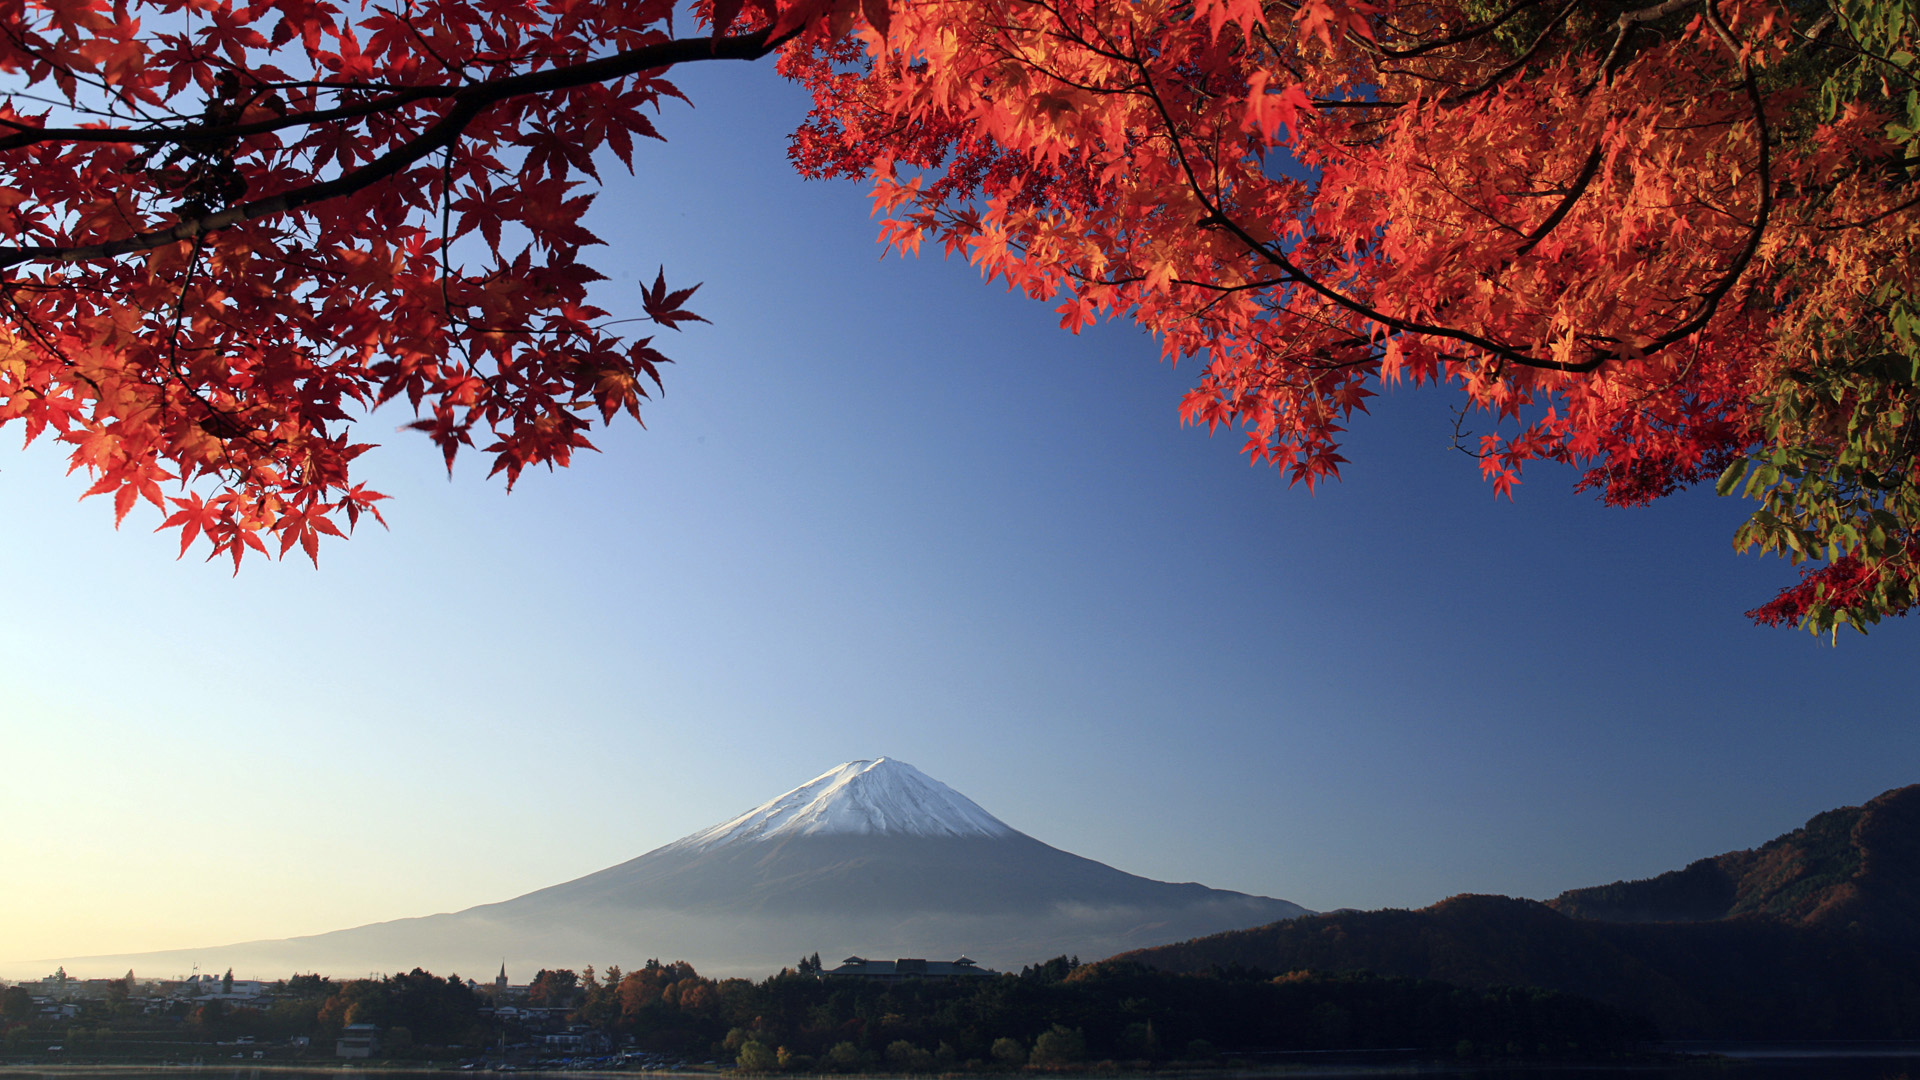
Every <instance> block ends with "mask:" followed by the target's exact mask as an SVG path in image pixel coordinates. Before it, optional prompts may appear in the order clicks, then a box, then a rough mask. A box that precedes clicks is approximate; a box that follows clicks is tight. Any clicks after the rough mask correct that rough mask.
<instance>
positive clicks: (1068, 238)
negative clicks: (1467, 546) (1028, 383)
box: [0, 0, 1920, 630]
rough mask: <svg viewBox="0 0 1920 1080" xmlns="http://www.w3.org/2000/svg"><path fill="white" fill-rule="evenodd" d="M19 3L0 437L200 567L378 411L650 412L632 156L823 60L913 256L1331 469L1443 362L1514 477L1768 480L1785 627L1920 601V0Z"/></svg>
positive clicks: (821, 125) (358, 487)
mask: <svg viewBox="0 0 1920 1080" xmlns="http://www.w3.org/2000/svg"><path fill="white" fill-rule="evenodd" d="M0 7H3V10H4V15H0V18H3V19H4V24H5V25H4V34H0V68H4V70H5V71H6V72H7V76H8V82H7V84H6V91H7V96H6V97H5V99H4V104H0V169H4V172H5V179H4V185H5V186H4V187H0V229H4V231H5V236H4V238H0V243H3V244H4V245H5V246H0V265H3V266H5V268H6V277H5V278H4V283H3V284H0V299H3V300H4V304H3V305H0V313H4V315H5V317H6V319H7V329H8V332H9V335H10V336H9V337H8V338H7V339H6V340H5V342H4V345H3V346H0V424H4V423H7V422H10V421H16V420H17V421H20V422H21V424H22V425H23V426H24V428H25V431H26V434H27V435H28V436H29V437H34V436H38V435H41V434H42V433H45V432H49V431H50V432H51V433H52V434H53V436H54V437H56V438H59V439H61V440H63V441H65V442H67V443H69V444H71V447H72V458H73V462H74V464H75V466H76V467H78V468H80V469H83V470H84V471H86V472H87V474H88V475H90V476H91V477H92V478H93V479H94V485H93V488H92V490H93V491H94V492H96V493H99V494H102V495H111V496H112V497H113V499H114V500H115V505H116V509H117V511H118V512H119V514H121V515H124V514H125V513H126V512H127V511H128V510H129V509H130V508H131V507H132V506H133V505H134V504H136V503H137V502H138V501H140V500H142V499H145V500H147V501H150V502H152V503H154V504H156V505H158V506H160V507H161V508H162V509H163V510H164V511H165V513H166V515H167V516H166V518H165V521H166V525H167V526H169V527H174V528H178V529H179V530H180V532H181V540H182V550H183V551H185V550H187V549H189V548H192V547H193V546H194V545H195V544H196V543H198V544H202V545H205V546H206V547H207V549H208V550H209V551H210V553H211V554H214V555H225V556H229V557H231V558H232V559H233V560H234V561H235V562H236V564H237V563H238V562H239V560H240V559H241V558H242V556H243V555H244V554H245V552H246V551H248V550H249V549H253V550H260V551H269V550H273V551H277V552H281V553H284V552H287V551H290V550H291V549H292V548H293V547H295V546H296V545H298V546H300V547H302V548H303V549H304V550H305V551H306V552H307V553H308V554H309V555H311V554H313V553H314V552H315V551H316V546H317V542H318V538H319V537H320V536H321V535H337V534H339V533H340V532H341V530H342V526H346V527H351V526H352V525H353V524H354V523H355V521H356V520H357V519H358V518H359V517H360V516H361V515H362V514H365V513H371V514H377V513H378V510H377V508H376V504H377V501H378V500H379V499H380V498H381V496H380V495H378V494H377V493H376V492H374V491H372V490H370V489H369V488H367V487H366V486H365V484H364V483H363V482H361V481H360V480H358V479H355V478H354V477H353V476H352V475H351V463H352V461H353V459H354V458H355V457H356V456H357V455H358V454H359V453H360V452H361V451H362V450H363V449H364V446H363V445H361V444H359V443H356V442H355V441H354V440H353V437H352V428H353V425H354V423H355V422H356V421H358V420H361V419H363V418H364V417H365V415H366V413H367V411H368V410H369V409H371V408H372V407H374V406H376V405H378V404H380V403H383V402H388V401H394V400H396V399H397V400H404V402H405V403H406V404H407V405H408V406H410V407H411V408H412V410H413V411H414V413H415V415H416V416H417V417H418V419H417V422H415V423H414V424H413V427H415V428H417V429H418V430H420V431H421V432H423V433H424V435H425V436H426V437H427V438H429V439H431V440H432V441H433V442H434V443H435V444H436V445H437V446H438V447H439V448H440V449H441V451H442V452H443V453H444V454H445V455H446V457H447V459H448V461H449V463H451V461H452V460H453V458H454V456H455V455H456V454H457V453H459V452H460V451H461V450H462V449H463V448H471V449H472V450H474V451H477V452H480V453H484V454H488V455H491V458H492V462H493V468H494V470H495V471H496V472H504V473H506V475H507V478H508V481H509V482H511V481H512V480H513V479H514V478H515V477H517V476H518V474H519V473H520V472H521V471H522V470H523V469H525V468H526V467H527V466H529V465H539V464H543V463H544V464H549V465H555V464H559V465H564V464H566V462H567V461H568V459H569V456H570V455H571V454H572V453H573V451H575V450H577V449H581V448H585V447H587V446H589V445H590V444H589V442H588V439H587V430H588V428H589V427H590V426H591V424H592V423H593V422H595V420H599V421H601V422H608V421H612V420H614V419H615V418H617V417H618V416H619V415H620V414H622V413H625V414H628V415H630V416H633V417H636V418H637V417H638V407H639V404H640V401H641V399H642V398H644V397H645V396H646V395H647V390H648V386H649V385H656V384H657V383H658V382H659V379H660V372H661V365H662V364H664V363H665V362H666V357H665V356H663V355H661V353H660V352H658V351H656V350H657V347H658V345H659V340H658V339H659V335H658V334H657V333H655V334H653V335H652V336H650V337H640V338H630V337H622V336H620V335H618V334H616V333H615V332H614V331H613V330H612V328H611V326H610V323H612V322H613V321H614V320H615V319H616V318H617V317H618V316H620V315H622V314H625V313H624V312H615V313H611V314H610V313H609V312H607V311H603V310H601V309H599V308H597V307H595V306H594V305H593V304H592V303H591V302H590V301H589V299H588V288H589V286H590V285H591V283H592V282H594V281H595V280H596V279H598V278H599V277H600V275H598V274H596V273H595V272H594V271H593V270H592V269H590V268H589V267H588V265H587V264H586V263H585V262H583V261H582V256H583V254H585V253H586V252H587V249H589V248H590V247H591V246H593V245H594V244H595V243H596V242H597V241H596V239H595V237H594V236H593V234H592V233H591V232H589V231H588V230H587V229H586V228H585V227H584V225H583V224H582V220H583V215H584V214H585V212H586V210H587V207H588V204H589V202H590V200H591V198H592V194H591V192H592V189H593V186H594V184H595V182H597V181H598V180H599V176H598V175H597V172H596V162H595V157H594V155H595V153H596V152H597V151H604V150H611V151H612V152H613V154H614V155H615V156H617V157H618V158H619V159H620V160H622V161H623V162H628V163H631V160H632V155H633V153H634V152H635V147H636V140H643V139H647V138H657V133H656V132H655V130H654V127H653V124H652V122H651V120H650V119H649V116H650V113H652V112H653V111H655V110H656V109H657V108H658V107H659V106H660V105H661V104H662V99H664V98H670V97H677V96H679V95H678V91H677V90H676V89H675V88H674V86H673V85H672V83H671V82H670V81H668V79H667V75H668V73H669V69H670V68H671V67H672V66H674V65H677V64H689V63H707V62H714V61H724V60H746V59H754V58H757V57H760V56H764V55H768V54H772V53H776V52H777V53H778V60H777V63H778V64H779V65H780V66H781V70H782V71H783V72H784V73H785V74H787V75H788V76H789V77H791V78H794V79H796V80H799V81H801V82H802V83H804V84H805V85H806V86H807V87H808V88H809V89H810V90H811V91H812V93H813V97H814V102H815V107H814V109H813V111H812V113H811V115H810V116H809V117H808V118H807V120H806V122H805V123H804V124H803V126H802V127H801V128H800V130H799V131H798V132H797V133H796V134H795V137H794V140H793V145H792V149H791V153H792V157H793V159H794V162H795V164H796V166H797V167H798V168H799V169H800V170H801V172H803V173H804V174H806V175H809V176H815V177H852V178H858V179H862V180H864V181H867V182H869V183H871V184H872V185H873V191H874V198H875V200H876V203H877V206H878V208H879V209H880V210H881V211H882V213H883V217H884V221H883V225H882V239H883V241H884V242H885V243H886V244H888V245H889V246H891V247H892V248H894V249H897V250H898V251H900V252H902V253H912V252H916V251H919V250H921V249H922V247H923V246H924V245H930V246H932V247H935V248H938V249H940V250H944V251H946V252H949V253H958V254H961V255H964V256H965V257H966V258H968V259H970V260H971V261H972V262H973V263H975V264H976V265H977V266H979V267H980V268H981V270H982V271H983V272H984V273H985V274H986V275H987V276H988V277H989V278H992V279H999V280H1003V281H1004V282H1005V283H1006V284H1007V285H1008V286H1010V287H1013V288H1017V289H1020V290H1023V291H1024V292H1026V293H1027V294H1028V295H1030V296H1032V297H1034V298H1036V299H1040V300H1045V301H1047V302H1050V303H1053V304H1055V305H1057V308H1058V311H1059V313H1060V315H1061V322H1062V325H1063V326H1065V327H1066V328H1068V329H1071V330H1078V329H1080V328H1082V327H1084V326H1086V325H1089V324H1091V323H1092V322H1094V321H1096V320H1098V319H1102V318H1127V319H1132V320H1135V321H1137V322H1138V323H1139V324H1140V325H1141V326H1143V327H1145V328H1146V329H1148V330H1150V331H1151V332H1152V333H1153V334H1154V335H1155V336H1156V337H1157V338H1158V340H1159V341H1160V342H1161V344H1162V347H1163V349H1164V351H1165V354H1166V356H1167V357H1168V358H1169V359H1172V360H1176V361H1184V362H1187V363H1192V364H1195V365H1197V368H1198V372H1199V374H1198V381H1197V385H1196V386H1195V387H1194V389H1193V390H1192V391H1191V393H1189V395H1188V397H1187V400H1186V402H1185V405H1184V415H1185V417H1186V418H1187V419H1188V420H1190V421H1192V422H1194V423H1198V424H1204V425H1206V426H1207V427H1209V428H1220V427H1231V428H1235V429H1238V430H1240V431H1243V432H1244V433H1245V435H1246V439H1247V443H1246V445H1247V451H1248V453H1249V454H1250V455H1251V456H1252V457H1253V458H1254V459H1255V460H1256V461H1263V462H1270V463H1272V464H1274V465H1276V466H1278V467H1280V468H1281V469H1283V470H1285V473H1286V475H1287V476H1288V477H1289V478H1291V479H1292V480H1293V481H1295V482H1299V483H1303V484H1305V485H1307V486H1309V487H1312V486H1313V485H1315V484H1318V483H1320V482H1322V481H1324V480H1327V479H1329V478H1331V477H1333V476H1335V475H1336V474H1337V472H1338V470H1339V466H1340V465H1341V464H1342V463H1343V461H1344V459H1343V458H1342V457H1341V456H1340V453H1339V439H1340V434H1341V432H1342V430H1343V428H1344V426H1345V425H1346V424H1347V423H1348V422H1349V420H1350V418H1351V415H1352V414H1353V413H1354V412H1355V411H1364V410H1365V408H1366V402H1367V399H1368V398H1369V397H1371V396H1373V395H1374V394H1375V393H1376V392H1377V390H1378V388H1379V387H1380V386H1381V385H1382V384H1385V383H1392V382H1396V381H1410V382H1412V383H1416V384H1425V383H1432V384H1436V385H1441V386H1445V387H1451V388H1452V389H1453V390H1454V392H1456V393H1457V394H1458V395H1459V397H1458V401H1459V403H1460V416H1461V424H1460V427H1459V429H1458V430H1459V432H1460V434H1459V437H1458V439H1457V440H1456V442H1457V444H1458V445H1459V446H1460V447H1461V448H1462V449H1464V450H1466V451H1468V452H1469V453H1471V454H1472V455H1474V456H1475V457H1477V458H1478V459H1479V464H1480V468H1481V469H1482V470H1483V471H1484V472H1485V474H1486V475H1487V476H1488V478H1489V479H1490V480H1491V482H1492V484H1493V487H1494V489H1495V491H1496V492H1505V491H1508V490H1509V489H1510V488H1511V486H1512V485H1513V484H1514V483H1516V482H1517V481H1518V479H1519V477H1520V475H1521V472H1522V470H1523V468H1524V467H1525V465H1526V464H1527V463H1529V462H1532V461H1536V460H1540V459H1546V460H1552V461H1559V462H1565V463H1570V464H1573V465H1575V466H1577V467H1578V468H1579V469H1581V470H1582V473H1583V480H1582V481H1581V483H1582V485H1583V486H1586V487H1589V488H1591V489H1593V490H1595V491H1597V492H1598V493H1599V494H1600V495H1601V496H1602V497H1603V498H1605V499H1606V500H1608V501H1609V502H1613V503H1618V504H1623V505H1630V504H1637V503H1643V502H1646V501H1648V500H1650V499H1654V498H1658V497H1661V496H1663V495H1667V494H1669V493H1672V492H1674V491H1676V490H1678V489H1680V488H1683V487H1686V486H1689V485H1693V484H1696V483H1702V482H1713V483H1716V484H1717V485H1718V487H1719V489H1720V490H1721V491H1722V493H1740V494H1744V495H1746V496H1747V497H1750V498H1752V499H1755V500H1757V502H1758V507H1757V509H1756V512H1755V513H1754V515H1753V517H1752V518H1751V519H1750V520H1749V521H1748V522H1747V524H1746V525H1744V526H1743V527H1742V529H1741V530H1740V532H1739V534H1738V535H1737V536H1736V537H1735V543H1736V544H1737V545H1739V546H1743V547H1748V548H1756V549H1759V550H1762V551H1769V552H1777V553H1782V554H1785V555H1787V556H1789V557H1791V558H1792V559H1794V560H1795V561H1796V562H1798V561H1802V560H1807V561H1808V569H1807V570H1806V572H1805V573H1804V574H1803V577H1802V580H1801V581H1800V582H1799V583H1797V584H1795V585H1793V586H1792V587H1790V588H1788V589H1786V590H1785V591H1783V592H1782V593H1781V595H1780V596H1779V597H1778V598H1776V599H1775V600H1774V601H1772V602H1771V603H1769V604H1767V605H1765V606H1763V607H1761V608H1759V609H1757V610H1756V611H1755V612H1754V613H1753V614H1754V615H1755V617H1756V618H1757V619H1759V620H1761V621H1763V622H1769V623H1798V624H1801V625H1805V626H1807V627H1809V628H1811V629H1815V630H1830V629H1833V628H1835V627H1837V626H1839V625H1843V624H1845V625H1852V626H1855V627H1864V626H1865V625H1867V624H1869V623H1871V622H1873V621H1876V620H1877V619H1879V618H1880V617H1882V616H1885V615H1888V614H1898V613H1903V612H1905V611H1906V610H1908V609H1909V608H1911V607H1912V606H1913V605H1914V604H1915V602H1916V597H1917V595H1920V531H1916V530H1917V529H1920V467H1917V466H1916V457H1915V447H1916V439H1917V438H1920V434H1917V432H1920V415H1916V407H1917V406H1920V401H1916V383H1920V342H1917V341H1916V337H1915V335H1916V333H1920V306H1916V290H1917V288H1920V285H1917V283H1916V280H1915V279H1916V265H1917V264H1916V250H1915V245H1916V239H1917V238H1920V225H1917V223H1920V208H1917V207H1920V186H1916V185H1915V183H1914V178H1915V169H1916V167H1920V158H1917V157H1916V153H1917V151H1920V142H1917V141H1916V132H1917V131H1920V81H1916V77H1915V69H1914V56H1913V54H1914V53H1915V52H1916V51H1920V47H1916V39H1917V38H1920V12H1916V10H1915V8H1914V7H1913V5H1912V4H1911V3H1910V2H1909V0H1832V3H1831V4H1830V5H1829V4H1828V3H1826V2H1825V0H1664V2H1660V3H1655V4H1652V5H1645V6H1643V5H1642V4H1641V3H1639V0H1628V2H1624V3H1623V2H1616V0H1442V2H1438V3H1434V2H1419V3H1416V2H1412V0H1136V2H1131V3H1125V2H1121V3H1116V2H1113V0H893V2H891V3H888V2H887V0H755V2H754V3H752V4H743V3H742V0H713V2H711V3H702V4H700V5H697V6H696V8H695V9H694V10H693V11H692V12H691V13H690V12H689V11H687V10H685V9H683V10H680V11H678V12H676V11H675V9H674V5H673V3H672V2H671V0H343V2H342V3H334V2H332V0H243V2H239V3H236V2H235V0H0ZM689 27H691V28H692V29H694V30H696V31H698V32H697V33H693V34H690V35H689V34H680V35H676V29H677V28H689ZM603 160H604V159H603ZM690 296H691V290H690V289H687V288H674V287H671V286H669V285H668V284H667V280H666V275H665V274H664V273H663V274H662V276H660V277H659V278H657V279H656V280H655V282H654V283H653V286H652V287H651V288H650V289H647V290H645V291H644V292H643V294H642V296H641V305H640V306H641V307H642V309H643V310H644V313H645V315H646V316H648V317H649V318H651V319H652V320H653V322H655V323H656V324H658V325H659V326H662V327H668V328H676V329H677V328H678V327H679V326H680V324H682V323H684V322H686V321H688V320H694V319H698V316H697V315H694V314H693V313H692V312H691V311H689V310H687V308H686V306H685V305H686V304H687V303H688V302H689V298H690ZM476 439H477V440H479V441H476Z"/></svg>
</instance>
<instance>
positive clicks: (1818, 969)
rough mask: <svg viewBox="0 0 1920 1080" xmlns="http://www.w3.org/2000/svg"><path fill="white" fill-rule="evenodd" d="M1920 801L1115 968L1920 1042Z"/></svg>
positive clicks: (1757, 1032)
mask: <svg viewBox="0 0 1920 1080" xmlns="http://www.w3.org/2000/svg"><path fill="white" fill-rule="evenodd" d="M1916 881H1920V785H1914V786H1910V787H1905V788H1899V789H1896V790H1893V791H1889V792H1887V793H1885V794H1883V795H1881V796H1880V797H1878V798H1876V799H1874V800H1872V801H1871V802H1868V803H1867V804H1866V805H1864V806H1860V807H1847V808H1843V809H1839V810H1833V811H1829V812H1827V813H1823V814H1820V815H1818V816H1816V817H1814V818H1813V819H1812V820H1811V821H1809V822H1808V823H1807V824H1806V826H1804V827H1802V828H1800V829H1797V830H1795V831H1793V832H1791V833H1788V834H1786V835H1785V836H1781V837H1779V838H1777V839H1775V840H1773V841H1771V842H1769V843H1767V844H1764V845H1762V846H1761V847H1759V848H1757V849H1753V850H1750V851H1741V852H1732V853H1729V854H1727V855H1722V856H1718V857H1716V858H1713V859H1703V860H1700V861H1698V862H1695V863H1693V864H1691V865H1690V866H1688V867H1687V868H1685V869H1683V870H1678V871H1674V872H1672V873H1668V874H1662V875H1660V876H1658V877H1655V878H1650V879H1647V880H1645V881H1631V882H1615V883H1614V884H1612V885H1604V886H1599V887H1597V888H1591V889H1576V890H1572V891H1570V892H1567V893H1563V894H1562V895H1561V896H1559V897H1556V898H1555V899H1554V900H1552V901H1550V902H1548V903H1545V904H1542V903H1537V902H1535V901H1531V900H1516V899H1512V898H1509V897H1504V896H1456V897H1453V898H1451V899H1448V900H1445V901H1442V902H1440V903H1438V904H1435V905H1433V906H1431V907H1427V908H1423V909H1420V910H1418V911H1394V910H1389V911H1339V912H1332V913H1329V914H1324V915H1316V916H1312V917H1309V918H1302V919H1297V920H1294V921H1291V922H1286V923H1276V924H1274V925H1271V926H1263V927H1255V928H1252V929H1247V930H1238V931H1229V932H1225V933H1221V934H1215V935H1211V936H1208V937H1204V938H1199V939H1196V940H1193V941H1186V942H1181V943H1179V944H1175V945H1165V946H1158V947H1154V948H1148V949H1142V950H1136V951H1133V952H1129V953H1124V954H1121V955H1120V956H1118V957H1115V958H1114V959H1115V961H1116V962H1118V961H1135V962H1139V963H1142V964H1145V965H1147V966H1148V967H1152V968H1156V969H1158V970H1163V971H1174V972H1183V971H1204V970H1207V969H1209V968H1229V967H1242V968H1254V969H1260V970H1266V971H1272V972H1275V973H1282V972H1290V971H1300V970H1315V971H1327V972H1340V971H1362V970H1364V971H1372V972H1375V973H1378V974H1382V975H1404V976H1411V977H1417V978H1428V979H1439V980H1442V981H1445V982H1453V983H1459V984H1461V985H1466V986H1476V987H1488V986H1498V985H1520V986H1539V987H1544V988H1547V989H1552V990H1560V991H1564V992H1568V993H1574V994H1580V995H1583V996H1586V997H1591V998H1596V999H1598V1000H1600V1001H1603V1002H1606V1003H1608V1004H1611V1005H1614V1006H1617V1007H1619V1008H1623V1009H1626V1010H1628V1011H1632V1012H1637V1013H1640V1014H1641V1015H1645V1016H1648V1017H1649V1018H1650V1019H1653V1020H1654V1021H1655V1022H1656V1023H1658V1024H1659V1025H1660V1026H1661V1027H1662V1028H1663V1029H1664V1030H1665V1031H1666V1032H1667V1033H1668V1034H1670V1035H1674V1036H1681V1037H1698V1038H1758V1039H1785V1038H1857V1039H1912V1038H1920V903H1915V902H1914V899H1913V898H1914V897H1915V895H1916V890H1915V883H1916Z"/></svg>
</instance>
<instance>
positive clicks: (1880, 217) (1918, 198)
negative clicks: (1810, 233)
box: [1815, 195, 1920, 232]
mask: <svg viewBox="0 0 1920 1080" xmlns="http://www.w3.org/2000/svg"><path fill="white" fill-rule="evenodd" d="M1916 206H1920V195H1915V196H1914V197H1913V198H1911V199H1908V200H1907V201H1906V202H1903V203H1901V204H1900V205H1899V206H1896V207H1894V208H1893V209H1891V210H1883V211H1881V212H1880V213H1878V214H1875V215H1873V216H1872V217H1870V218H1862V219H1861V220H1859V221H1848V222H1845V223H1842V224H1839V225H1818V226H1815V227H1816V228H1819V229H1824V230H1827V231H1829V232H1831V231H1833V230H1836V229H1864V228H1866V227H1867V226H1869V225H1877V224H1879V223H1880V222H1882V221H1885V220H1886V219H1887V218H1890V217H1892V216H1893V215H1895V214H1898V213H1900V212H1901V211H1902V210H1911V209H1913V208H1914V207H1916Z"/></svg>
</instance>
